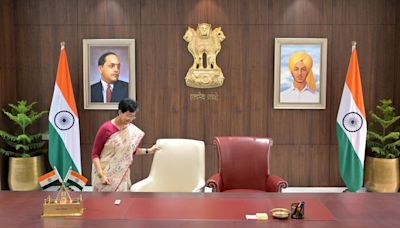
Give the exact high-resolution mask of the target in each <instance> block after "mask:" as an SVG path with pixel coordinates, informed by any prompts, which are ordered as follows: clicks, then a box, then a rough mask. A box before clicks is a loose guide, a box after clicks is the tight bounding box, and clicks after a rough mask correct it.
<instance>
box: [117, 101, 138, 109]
mask: <svg viewBox="0 0 400 228" xmlns="http://www.w3.org/2000/svg"><path fill="white" fill-rule="evenodd" d="M137 108H138V105H137V103H136V101H134V100H132V99H130V98H125V99H123V100H121V101H120V102H119V104H118V110H119V111H121V112H122V113H124V112H128V111H129V112H135V111H136V110H137Z"/></svg>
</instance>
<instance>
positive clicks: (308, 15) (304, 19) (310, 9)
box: [268, 0, 335, 25]
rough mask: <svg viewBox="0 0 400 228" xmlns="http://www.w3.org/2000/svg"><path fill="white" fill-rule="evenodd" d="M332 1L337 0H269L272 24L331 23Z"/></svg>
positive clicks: (269, 13) (269, 14)
mask: <svg viewBox="0 0 400 228" xmlns="http://www.w3.org/2000/svg"><path fill="white" fill-rule="evenodd" d="M332 1H335V0H297V1H292V0H269V1H268V16H269V18H268V19H269V22H270V24H292V25H294V24H295V25H302V24H303V25H304V24H331V23H332V17H333V15H332Z"/></svg>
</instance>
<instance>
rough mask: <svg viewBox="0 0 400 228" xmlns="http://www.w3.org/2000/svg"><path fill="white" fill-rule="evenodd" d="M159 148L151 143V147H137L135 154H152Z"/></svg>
mask: <svg viewBox="0 0 400 228" xmlns="http://www.w3.org/2000/svg"><path fill="white" fill-rule="evenodd" d="M159 150H160V148H159V147H158V146H156V145H153V146H152V147H151V148H138V150H137V151H136V154H138V155H143V154H154V153H156V152H158V151H159Z"/></svg>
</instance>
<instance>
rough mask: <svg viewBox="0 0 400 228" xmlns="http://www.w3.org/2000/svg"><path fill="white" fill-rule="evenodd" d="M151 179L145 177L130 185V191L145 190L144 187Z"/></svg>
mask: <svg viewBox="0 0 400 228" xmlns="http://www.w3.org/2000/svg"><path fill="white" fill-rule="evenodd" d="M152 181H153V178H151V177H147V178H145V179H143V180H141V181H138V182H136V183H134V184H133V185H132V186H131V189H130V191H131V192H146V190H145V188H146V187H148V185H149V184H150V183H151V182H152Z"/></svg>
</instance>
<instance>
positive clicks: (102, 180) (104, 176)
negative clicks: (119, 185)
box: [100, 174, 111, 185]
mask: <svg viewBox="0 0 400 228" xmlns="http://www.w3.org/2000/svg"><path fill="white" fill-rule="evenodd" d="M100 180H101V183H102V184H107V185H108V184H111V182H110V181H109V180H108V177H107V176H106V175H104V174H103V176H102V177H101V178H100Z"/></svg>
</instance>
